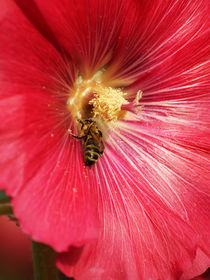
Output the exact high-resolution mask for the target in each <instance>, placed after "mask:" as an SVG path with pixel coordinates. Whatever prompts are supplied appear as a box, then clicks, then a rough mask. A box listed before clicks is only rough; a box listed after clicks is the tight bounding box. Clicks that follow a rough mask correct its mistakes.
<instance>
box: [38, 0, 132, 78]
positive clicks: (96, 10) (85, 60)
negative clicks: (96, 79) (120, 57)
mask: <svg viewBox="0 0 210 280" xmlns="http://www.w3.org/2000/svg"><path fill="white" fill-rule="evenodd" d="M35 1H36V3H37V5H38V6H39V8H40V10H41V11H42V14H43V16H44V17H45V18H46V21H47V23H48V24H49V25H50V26H51V28H52V30H53V31H54V33H55V34H56V36H57V38H58V40H59V41H60V43H61V45H63V46H65V48H66V49H67V50H68V52H69V54H70V55H71V57H72V58H74V59H76V60H77V61H78V65H79V67H80V72H81V74H82V75H83V77H84V78H90V77H92V75H94V74H95V72H96V71H98V70H100V68H102V67H104V66H105V65H106V64H107V63H108V62H109V61H110V58H111V56H112V53H113V51H114V48H115V46H116V44H117V41H118V38H119V35H120V30H121V27H122V25H124V24H126V22H127V20H128V19H129V22H130V23H131V22H132V19H133V18H134V16H135V7H136V5H135V2H134V1H133V0H109V1H107V0H90V1H87V0H80V1H74V0H70V1H69V0H53V1H50V0H45V1H41V0H35Z"/></svg>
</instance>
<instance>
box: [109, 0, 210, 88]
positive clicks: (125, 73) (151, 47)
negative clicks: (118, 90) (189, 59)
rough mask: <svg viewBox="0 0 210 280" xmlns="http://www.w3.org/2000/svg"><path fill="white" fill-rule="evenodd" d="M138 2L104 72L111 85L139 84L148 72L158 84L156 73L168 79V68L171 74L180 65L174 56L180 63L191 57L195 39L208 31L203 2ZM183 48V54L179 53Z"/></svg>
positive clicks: (205, 5)
mask: <svg viewBox="0 0 210 280" xmlns="http://www.w3.org/2000/svg"><path fill="white" fill-rule="evenodd" d="M137 3H138V4H137V7H136V12H135V14H134V16H133V17H132V18H130V19H128V22H125V24H124V25H123V28H122V29H121V33H120V37H119V40H118V43H117V46H116V48H115V50H114V52H113V57H112V60H111V63H110V64H109V66H108V68H107V69H106V73H105V75H106V79H107V80H108V79H111V83H112V85H113V86H118V87H119V86H122V85H127V84H130V83H132V82H134V81H136V80H137V79H139V78H140V81H142V80H143V78H144V77H145V76H147V75H149V74H150V73H151V72H152V75H153V76H156V77H157V78H159V81H161V77H159V71H161V73H164V74H165V76H167V77H169V76H170V75H169V73H168V68H169V69H170V70H171V71H170V72H172V70H175V69H176V67H177V65H179V64H178V63H177V61H176V59H175V55H176V53H177V52H179V54H180V60H181V59H182V60H183V61H185V54H187V55H191V54H192V51H193V50H192V49H191V46H192V42H193V40H194V37H195V36H196V35H197V33H202V32H206V31H207V28H208V26H207V22H208V11H209V10H208V8H207V7H208V5H209V3H208V1H206V0H202V1H199V0H193V1H191V0H187V1H164V0H160V1H159V0H158V1H156V0H153V1H146V0H143V1H137ZM198 41H199V39H198V36H197V42H198ZM202 42H204V41H202ZM186 46H187V47H186ZM183 48H184V49H185V52H184V53H183V52H181V50H182V49H183ZM195 54H196V53H195ZM197 55H199V54H197ZM171 77H172V76H171ZM150 82H151V81H150ZM161 82H162V83H163V81H161ZM150 86H151V87H152V86H154V84H153V83H150ZM140 89H141V90H144V88H142V87H141V88H140Z"/></svg>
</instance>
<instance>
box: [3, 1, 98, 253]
mask: <svg viewBox="0 0 210 280" xmlns="http://www.w3.org/2000/svg"><path fill="white" fill-rule="evenodd" d="M1 3H2V5H3V8H4V9H3V10H1V16H0V24H1V33H0V41H1V46H0V54H1V57H0V64H1V66H0V67H1V77H0V83H1V102H0V106H1V109H0V118H1V120H2V121H1V124H0V125H1V127H0V129H1V147H0V149H1V162H0V166H1V178H0V180H1V186H3V187H4V188H5V189H6V191H7V193H8V194H9V195H11V196H12V197H14V199H13V200H12V203H13V206H14V212H15V215H16V216H17V218H18V219H19V220H20V222H21V226H22V227H23V230H24V231H26V232H27V233H30V234H31V235H32V237H33V238H34V239H35V240H37V241H41V242H45V243H47V244H50V245H51V246H53V247H54V248H55V249H56V250H58V251H61V250H66V249H67V248H68V246H69V245H70V244H77V245H78V244H81V243H83V242H85V241H86V240H92V239H94V238H96V236H97V234H98V219H97V215H96V211H95V208H96V206H97V205H96V202H95V200H94V192H95V191H94V188H92V189H91V191H87V190H88V189H89V188H91V184H90V183H87V171H86V169H84V164H83V160H82V155H81V149H80V143H79V141H76V140H75V139H74V138H73V137H70V136H69V135H68V133H67V129H68V128H69V126H70V125H71V118H70V114H69V112H68V110H67V109H66V100H67V96H68V90H69V88H70V87H71V86H72V83H73V81H74V79H75V75H76V70H75V67H74V65H73V64H71V63H70V62H69V63H67V62H66V60H65V59H63V58H62V57H61V55H60V54H59V53H58V52H57V51H56V50H55V49H54V48H53V47H52V45H50V44H49V42H48V41H46V40H45V39H44V38H43V37H42V36H41V35H40V33H39V32H37V31H36V30H35V29H34V28H33V26H32V25H31V24H30V23H29V22H28V20H27V19H26V18H25V17H24V15H23V14H22V12H21V10H20V9H19V8H18V7H17V6H16V5H15V4H14V2H13V1H10V0H8V1H7V0H5V1H2V2H1ZM8 34H10V36H8ZM5 46H6V47H5ZM64 69H65V71H64ZM61 236H62V238H61Z"/></svg>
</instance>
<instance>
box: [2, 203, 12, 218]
mask: <svg viewBox="0 0 210 280" xmlns="http://www.w3.org/2000/svg"><path fill="white" fill-rule="evenodd" d="M11 214H13V211H12V205H10V204H0V215H11Z"/></svg>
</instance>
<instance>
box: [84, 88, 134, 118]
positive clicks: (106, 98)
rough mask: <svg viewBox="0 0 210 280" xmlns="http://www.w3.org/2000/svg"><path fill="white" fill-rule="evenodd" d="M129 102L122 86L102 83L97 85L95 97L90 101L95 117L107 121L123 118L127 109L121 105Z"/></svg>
mask: <svg viewBox="0 0 210 280" xmlns="http://www.w3.org/2000/svg"><path fill="white" fill-rule="evenodd" d="M128 103H129V102H128V101H127V100H126V99H125V93H124V92H123V91H122V90H121V89H120V88H112V87H104V86H102V85H100V84H99V85H97V86H96V87H95V89H94V97H93V98H92V99H91V100H90V101H89V104H90V105H92V107H93V108H92V112H93V117H94V118H99V119H101V120H102V121H105V122H116V121H117V120H119V119H120V118H122V117H123V115H124V114H125V113H126V111H125V110H122V109H121V107H122V105H125V104H128Z"/></svg>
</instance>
